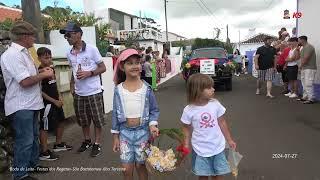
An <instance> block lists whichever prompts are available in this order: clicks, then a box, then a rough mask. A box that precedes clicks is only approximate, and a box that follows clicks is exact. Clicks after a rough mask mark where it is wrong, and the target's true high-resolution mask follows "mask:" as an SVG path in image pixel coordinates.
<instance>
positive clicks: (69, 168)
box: [1, 75, 320, 180]
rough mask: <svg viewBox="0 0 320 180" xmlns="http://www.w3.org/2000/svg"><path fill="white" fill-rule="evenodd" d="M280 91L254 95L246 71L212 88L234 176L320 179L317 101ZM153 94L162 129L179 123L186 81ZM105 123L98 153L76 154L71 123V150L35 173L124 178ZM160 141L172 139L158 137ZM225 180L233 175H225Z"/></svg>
mask: <svg viewBox="0 0 320 180" xmlns="http://www.w3.org/2000/svg"><path fill="white" fill-rule="evenodd" d="M218 89H219V88H218ZM280 91H281V89H280V88H279V87H276V88H274V92H273V94H274V95H275V96H276V98H275V99H268V98H266V97H265V96H264V95H259V96H257V95H255V80H254V78H252V77H250V76H249V75H248V76H241V77H235V78H234V84H233V91H231V92H226V91H217V92H216V98H217V99H218V100H220V101H221V103H222V104H223V105H224V106H225V107H226V108H227V114H226V117H227V121H228V123H229V126H230V128H231V131H232V134H233V137H234V139H235V141H236V142H237V145H238V149H237V150H238V151H239V152H240V153H241V154H242V155H243V156H244V158H243V160H242V161H241V163H240V171H239V176H238V180H320V155H319V154H320V103H318V104H313V105H303V104H301V103H299V102H296V101H295V100H292V99H288V98H286V97H284V96H283V95H280ZM156 96H157V99H158V103H159V106H160V111H161V115H160V119H159V123H160V128H172V127H175V128H176V127H179V118H180V115H181V113H182V110H183V108H184V106H185V105H186V96H185V82H184V81H183V80H182V79H181V77H179V76H176V77H174V78H173V79H171V80H169V81H168V82H166V83H164V84H163V85H161V87H160V88H159V91H158V92H156ZM107 122H108V124H107V126H106V128H105V132H104V135H103V149H102V151H103V152H102V154H101V155H100V156H98V157H96V158H91V157H90V156H89V153H90V152H89V151H88V152H84V153H82V154H77V153H75V150H76V148H78V146H79V145H80V143H81V141H82V133H81V129H80V128H79V127H78V126H77V125H76V124H74V125H71V126H69V127H68V128H67V129H66V132H65V141H66V142H68V143H70V144H71V145H73V146H74V147H75V150H73V151H70V152H62V153H59V155H60V159H59V160H57V161H54V162H43V163H42V164H43V165H46V166H49V167H52V171H51V172H50V173H47V174H43V175H36V177H38V178H39V179H40V180H51V179H59V180H88V179H92V180H93V179H94V180H100V179H112V180H113V179H114V180H117V179H122V176H121V172H120V171H121V169H118V168H119V167H120V163H119V155H118V154H116V153H113V152H112V150H111V148H112V146H111V145H112V143H111V134H110V123H111V119H110V117H108V121H107ZM161 143H163V144H170V143H172V142H169V141H168V142H166V140H162V142H161ZM275 154H297V155H296V157H292V158H284V157H283V158H274V157H277V156H278V155H275ZM190 164H191V163H190V157H189V158H188V159H187V161H186V162H185V163H184V164H183V165H182V166H181V167H180V168H179V170H177V171H176V172H175V173H174V174H171V175H168V176H162V177H155V176H151V177H150V179H170V180H171V179H175V180H184V179H188V180H189V179H190V180H193V179H197V178H196V177H195V176H194V175H193V174H192V173H191V172H190V169H191V165H190ZM73 167H74V168H73ZM78 168H79V169H78ZM84 168H102V170H101V172H99V171H98V170H97V169H84ZM103 168H104V169H103ZM53 170H55V171H53ZM1 179H9V178H8V176H6V178H1ZM136 179H137V178H136ZM225 179H226V180H231V179H234V178H233V177H232V176H231V175H228V176H226V178H225Z"/></svg>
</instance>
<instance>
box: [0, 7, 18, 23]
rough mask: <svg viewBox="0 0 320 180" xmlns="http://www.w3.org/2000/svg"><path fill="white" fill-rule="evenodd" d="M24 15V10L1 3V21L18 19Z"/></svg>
mask: <svg viewBox="0 0 320 180" xmlns="http://www.w3.org/2000/svg"><path fill="white" fill-rule="evenodd" d="M21 17H22V10H21V9H17V8H11V7H7V6H2V5H0V22H3V21H4V20H6V19H11V20H16V19H20V18H21Z"/></svg>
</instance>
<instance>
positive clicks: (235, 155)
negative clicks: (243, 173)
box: [225, 148, 243, 178]
mask: <svg viewBox="0 0 320 180" xmlns="http://www.w3.org/2000/svg"><path fill="white" fill-rule="evenodd" d="M225 151H226V157H227V160H228V163H229V166H230V169H231V173H232V175H233V176H234V177H235V178H237V176H238V165H239V163H240V161H241V159H242V157H243V156H242V155H241V154H240V153H239V152H236V151H234V150H232V149H230V148H227V149H226V150H225Z"/></svg>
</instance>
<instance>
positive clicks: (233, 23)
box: [0, 0, 296, 42]
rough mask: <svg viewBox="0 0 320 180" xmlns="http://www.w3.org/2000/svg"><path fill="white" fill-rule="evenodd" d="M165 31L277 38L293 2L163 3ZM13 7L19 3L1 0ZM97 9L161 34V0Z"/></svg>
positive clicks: (124, 0)
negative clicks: (137, 19)
mask: <svg viewBox="0 0 320 180" xmlns="http://www.w3.org/2000/svg"><path fill="white" fill-rule="evenodd" d="M53 1H54V0H40V4H41V6H42V8H43V6H47V5H53ZM58 1H59V4H60V6H66V5H69V6H71V8H72V9H74V10H76V11H82V10H83V3H82V0H58ZM167 1H168V3H167V13H168V30H169V31H170V32H174V33H177V34H180V35H182V36H185V37H187V38H195V37H201V38H212V37H213V36H214V28H215V27H218V28H220V29H221V36H220V37H221V38H222V39H223V40H225V39H226V25H227V24H229V37H230V39H231V41H232V42H237V41H238V39H239V30H240V39H241V40H243V39H245V38H246V37H247V35H248V30H249V29H252V28H256V32H257V33H259V32H262V33H267V34H273V35H277V32H278V30H279V29H280V28H281V27H287V29H288V31H289V32H290V33H291V29H292V28H293V27H294V26H295V19H292V12H294V11H295V10H296V0H167ZM0 2H4V3H5V4H6V3H16V4H18V3H19V2H21V0H1V1H0ZM95 3H96V5H97V9H100V8H107V7H109V8H110V7H111V8H115V9H118V10H120V11H124V12H126V13H129V14H134V15H139V11H141V14H142V16H143V17H144V16H147V17H152V18H154V19H155V20H156V21H157V22H158V23H159V24H160V25H161V29H162V30H165V20H164V0H95ZM285 9H288V10H289V11H290V14H291V19H290V20H287V19H283V11H284V10H285Z"/></svg>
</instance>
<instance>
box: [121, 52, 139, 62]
mask: <svg viewBox="0 0 320 180" xmlns="http://www.w3.org/2000/svg"><path fill="white" fill-rule="evenodd" d="M133 55H135V56H138V57H139V58H141V56H140V55H139V53H138V51H137V50H135V49H125V50H123V51H122V52H121V54H120V55H119V57H118V62H121V61H125V60H126V59H128V58H129V57H130V56H133Z"/></svg>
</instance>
